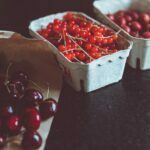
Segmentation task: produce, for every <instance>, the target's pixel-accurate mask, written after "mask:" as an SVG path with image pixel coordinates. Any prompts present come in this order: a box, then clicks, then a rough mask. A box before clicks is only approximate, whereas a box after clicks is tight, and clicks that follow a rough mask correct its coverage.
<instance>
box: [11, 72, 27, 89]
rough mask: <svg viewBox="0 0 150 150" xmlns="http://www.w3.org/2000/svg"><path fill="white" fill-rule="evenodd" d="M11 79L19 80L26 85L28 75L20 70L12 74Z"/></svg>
mask: <svg viewBox="0 0 150 150" xmlns="http://www.w3.org/2000/svg"><path fill="white" fill-rule="evenodd" d="M12 79H13V80H20V81H21V82H22V83H23V84H24V85H25V86H27V85H28V82H29V76H28V74H27V73H25V72H23V71H20V72H17V73H15V74H13V75H12Z"/></svg>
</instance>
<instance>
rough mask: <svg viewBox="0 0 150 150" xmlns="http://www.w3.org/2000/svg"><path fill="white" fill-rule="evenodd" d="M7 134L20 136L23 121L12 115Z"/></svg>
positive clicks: (8, 121)
mask: <svg viewBox="0 0 150 150" xmlns="http://www.w3.org/2000/svg"><path fill="white" fill-rule="evenodd" d="M6 127H7V132H8V133H10V134H13V135H14V134H15V135H16V134H18V133H19V132H20V130H21V120H20V117H19V116H17V115H12V116H10V117H9V118H8V119H7V122H6Z"/></svg>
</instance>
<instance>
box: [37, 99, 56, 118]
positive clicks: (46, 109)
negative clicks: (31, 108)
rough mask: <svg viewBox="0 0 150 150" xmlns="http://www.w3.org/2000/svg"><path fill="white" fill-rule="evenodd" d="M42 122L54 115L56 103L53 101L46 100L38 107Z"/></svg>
mask: <svg viewBox="0 0 150 150" xmlns="http://www.w3.org/2000/svg"><path fill="white" fill-rule="evenodd" d="M39 109H40V115H41V118H42V120H46V119H48V118H50V117H52V116H54V115H55V113H56V111H57V102H56V101H55V100H54V99H51V98H50V99H46V100H45V101H43V102H42V103H41V105H40V107H39Z"/></svg>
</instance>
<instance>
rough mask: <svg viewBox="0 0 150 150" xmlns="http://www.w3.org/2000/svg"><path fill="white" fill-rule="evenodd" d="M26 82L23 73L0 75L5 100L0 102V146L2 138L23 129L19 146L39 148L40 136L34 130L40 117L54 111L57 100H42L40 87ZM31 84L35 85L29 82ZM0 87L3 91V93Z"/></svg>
mask: <svg viewBox="0 0 150 150" xmlns="http://www.w3.org/2000/svg"><path fill="white" fill-rule="evenodd" d="M29 81H30V82H31V80H29V76H28V75H27V74H26V73H25V72H17V73H14V74H12V76H11V77H10V75H9V74H8V71H7V75H5V76H3V78H0V92H1V96H3V97H4V98H5V99H6V100H5V99H4V100H3V101H1V106H0V147H2V146H4V145H5V143H7V138H6V137H9V136H16V135H19V134H21V135H22V133H24V132H25V133H24V134H23V140H22V146H23V147H24V148H28V149H37V148H39V147H40V146H41V144H42V137H41V136H40V134H39V133H38V132H37V130H38V129H39V127H40V124H41V122H42V120H45V119H48V118H50V117H52V116H54V114H55V113H56V111H57V102H56V101H55V100H54V99H51V98H50V99H46V100H43V99H44V98H43V95H42V93H41V91H40V90H37V89H34V88H32V89H31V88H28V86H27V85H28V84H29ZM31 83H32V84H33V85H34V86H36V87H39V86H38V85H37V84H36V83H34V82H33V81H32V82H31ZM39 88H40V87H39ZM3 89H5V90H6V93H5V95H3V94H4V93H2V91H3ZM15 95H16V96H17V97H15ZM7 99H8V100H7ZM14 99H16V100H15V101H14ZM41 118H42V120H41ZM23 127H24V128H23Z"/></svg>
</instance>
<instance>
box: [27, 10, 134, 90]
mask: <svg viewBox="0 0 150 150" xmlns="http://www.w3.org/2000/svg"><path fill="white" fill-rule="evenodd" d="M66 13H68V12H64V13H57V14H53V15H49V16H46V17H43V18H39V19H37V20H34V21H32V22H31V23H30V25H29V30H30V34H31V35H32V36H33V37H36V38H37V39H41V40H44V41H45V42H46V43H47V44H48V45H49V47H50V50H52V52H53V53H54V54H55V55H56V58H57V60H58V63H59V66H60V67H61V69H62V71H63V73H64V77H65V79H66V81H67V82H68V83H69V84H70V85H71V86H72V87H73V88H74V89H75V90H76V91H81V90H84V91H85V92H90V91H93V90H96V89H99V88H101V87H104V86H106V85H109V84H112V83H115V82H118V81H119V80H121V79H122V76H123V72H124V67H125V63H126V59H127V57H128V55H129V52H130V50H131V48H132V42H129V41H127V40H126V39H124V38H123V37H120V38H121V40H120V44H122V45H123V46H124V47H125V49H124V50H120V51H118V52H116V53H114V54H111V55H107V56H104V57H101V58H99V59H97V60H94V61H92V62H91V63H89V64H81V63H78V62H71V61H69V60H68V59H66V58H65V57H64V55H63V54H61V53H60V52H59V51H58V49H57V48H56V47H55V46H54V45H53V44H52V43H50V42H49V41H48V40H46V39H45V38H43V37H42V36H40V35H39V34H38V33H37V30H40V29H41V27H46V26H47V25H48V23H50V22H53V20H54V19H56V18H57V19H62V18H63V16H64V15H65V14H66ZM74 13H77V12H74ZM78 14H82V15H84V16H86V17H87V18H88V19H90V20H93V21H94V22H96V23H98V24H100V23H99V22H97V21H96V20H94V19H92V18H90V17H89V16H87V15H85V14H84V13H78Z"/></svg>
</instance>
